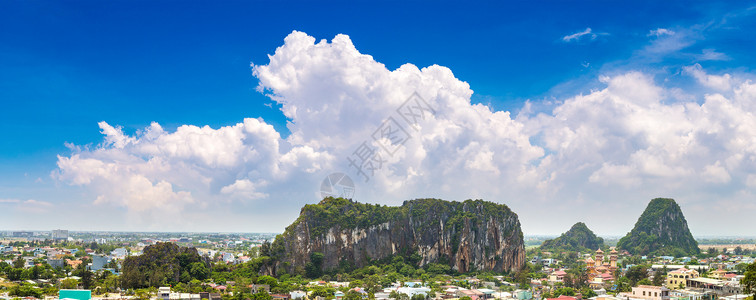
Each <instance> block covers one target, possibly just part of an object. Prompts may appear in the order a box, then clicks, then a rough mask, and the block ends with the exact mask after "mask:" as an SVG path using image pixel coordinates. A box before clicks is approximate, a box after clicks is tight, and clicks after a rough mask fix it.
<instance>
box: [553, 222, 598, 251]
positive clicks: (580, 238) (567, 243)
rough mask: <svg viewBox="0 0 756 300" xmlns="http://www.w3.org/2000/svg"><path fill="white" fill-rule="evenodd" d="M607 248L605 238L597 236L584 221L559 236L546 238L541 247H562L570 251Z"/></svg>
mask: <svg viewBox="0 0 756 300" xmlns="http://www.w3.org/2000/svg"><path fill="white" fill-rule="evenodd" d="M601 247H604V248H606V246H605V245H604V239H602V238H600V237H597V236H596V235H595V234H594V233H593V231H591V230H590V229H588V226H586V225H585V223H583V222H578V223H575V225H572V228H570V230H568V231H567V232H565V233H563V234H562V235H561V236H559V237H558V238H555V239H552V240H546V241H544V242H543V244H541V249H544V250H545V249H555V250H557V249H561V250H568V251H582V250H585V249H590V250H597V249H599V248H601Z"/></svg>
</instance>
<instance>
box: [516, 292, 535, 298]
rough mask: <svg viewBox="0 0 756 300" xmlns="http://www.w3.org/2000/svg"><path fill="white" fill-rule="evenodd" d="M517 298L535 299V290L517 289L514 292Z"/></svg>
mask: <svg viewBox="0 0 756 300" xmlns="http://www.w3.org/2000/svg"><path fill="white" fill-rule="evenodd" d="M514 294H515V297H516V298H517V300H530V299H533V292H531V291H528V290H516V291H515V292H514Z"/></svg>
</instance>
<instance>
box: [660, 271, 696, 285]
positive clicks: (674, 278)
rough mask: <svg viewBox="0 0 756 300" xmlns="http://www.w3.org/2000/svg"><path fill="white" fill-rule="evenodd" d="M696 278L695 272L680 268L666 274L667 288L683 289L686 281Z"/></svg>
mask: <svg viewBox="0 0 756 300" xmlns="http://www.w3.org/2000/svg"><path fill="white" fill-rule="evenodd" d="M691 278H698V272H697V271H696V270H690V269H686V268H681V269H677V270H674V271H672V272H669V273H667V288H669V289H676V288H683V289H684V288H685V286H686V284H687V281H688V279H691Z"/></svg>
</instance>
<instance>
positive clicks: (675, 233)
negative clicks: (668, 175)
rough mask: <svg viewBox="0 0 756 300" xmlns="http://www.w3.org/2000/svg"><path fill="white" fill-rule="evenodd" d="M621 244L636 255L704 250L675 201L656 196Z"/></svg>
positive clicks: (679, 254)
mask: <svg viewBox="0 0 756 300" xmlns="http://www.w3.org/2000/svg"><path fill="white" fill-rule="evenodd" d="M617 247H619V248H620V249H625V250H627V251H629V252H630V253H632V254H635V255H673V256H678V257H679V256H686V255H696V254H699V253H700V250H699V249H698V243H697V242H696V240H695V239H694V238H693V235H692V234H691V233H690V230H689V229H688V222H687V221H685V216H684V215H683V213H682V210H681V209H680V206H678V205H677V203H676V202H675V200H673V199H668V198H656V199H653V200H651V202H650V203H649V204H648V206H647V207H646V210H645V211H643V214H642V215H641V216H640V218H638V221H637V222H636V223H635V227H634V228H633V230H632V231H630V232H629V233H628V234H627V235H626V236H625V237H623V238H622V239H620V240H619V242H618V243H617Z"/></svg>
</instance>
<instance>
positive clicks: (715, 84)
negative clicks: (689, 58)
mask: <svg viewBox="0 0 756 300" xmlns="http://www.w3.org/2000/svg"><path fill="white" fill-rule="evenodd" d="M683 70H684V71H685V73H687V74H689V75H690V76H693V78H695V79H696V80H697V81H698V83H700V84H701V85H703V86H705V87H708V88H712V89H715V90H718V91H727V90H730V89H731V88H732V86H731V81H732V78H731V76H730V74H724V75H721V76H718V75H709V74H706V72H704V70H703V68H702V67H701V65H699V64H695V65H692V66H687V67H684V68H683Z"/></svg>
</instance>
